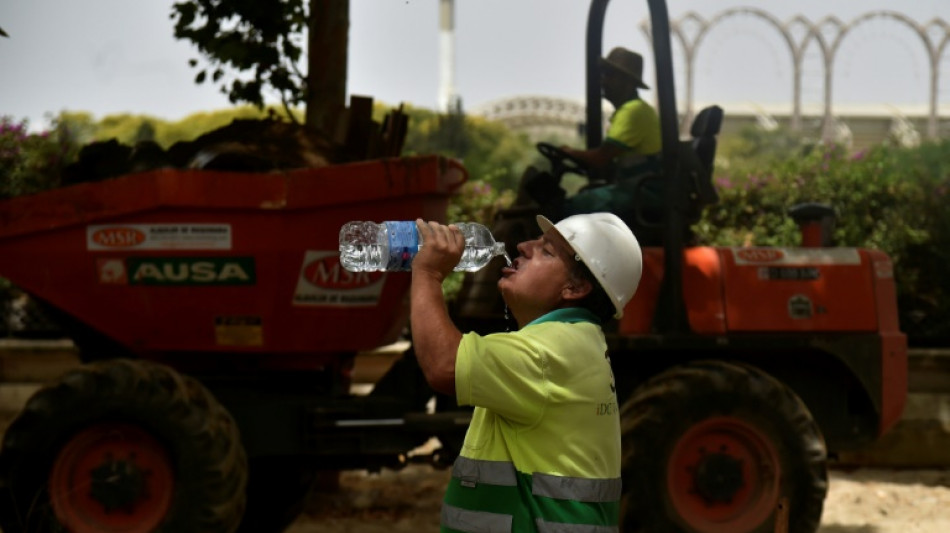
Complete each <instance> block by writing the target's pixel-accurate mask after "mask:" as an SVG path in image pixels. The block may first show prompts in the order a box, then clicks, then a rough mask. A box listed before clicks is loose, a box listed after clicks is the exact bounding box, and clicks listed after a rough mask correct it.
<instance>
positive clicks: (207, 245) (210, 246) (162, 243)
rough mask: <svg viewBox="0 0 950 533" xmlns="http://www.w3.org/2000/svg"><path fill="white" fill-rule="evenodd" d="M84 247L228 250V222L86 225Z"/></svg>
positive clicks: (105, 248) (229, 240) (106, 248)
mask: <svg viewBox="0 0 950 533" xmlns="http://www.w3.org/2000/svg"><path fill="white" fill-rule="evenodd" d="M86 249H87V250H230V249H231V225H230V224H110V225H93V226H87V227H86Z"/></svg>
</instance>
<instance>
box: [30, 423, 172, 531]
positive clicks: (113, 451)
mask: <svg viewBox="0 0 950 533" xmlns="http://www.w3.org/2000/svg"><path fill="white" fill-rule="evenodd" d="M49 494H50V500H51V503H52V505H53V511H54V513H55V514H56V519H57V520H58V521H59V523H60V525H62V526H63V528H64V530H68V531H71V532H73V533H97V532H102V531H109V532H110V533H146V532H150V531H154V530H155V529H156V528H157V527H158V526H159V525H160V524H161V523H162V521H163V520H164V519H165V515H166V513H167V512H168V509H169V508H170V506H171V499H172V495H173V494H174V476H173V465H172V463H171V461H170V459H169V457H168V454H167V452H166V451H165V448H164V446H163V445H162V444H161V443H160V442H158V441H157V440H156V439H155V437H153V436H152V435H150V434H149V433H147V432H146V431H144V430H143V429H141V428H139V427H137V426H133V425H131V424H114V423H102V424H97V425H94V426H90V427H88V428H86V429H84V430H82V431H80V432H79V433H77V434H76V435H75V436H73V437H72V438H71V439H70V440H69V441H68V442H67V443H66V445H65V446H64V447H63V448H62V450H60V452H59V454H58V455H57V457H56V460H55V462H54V463H53V469H52V472H51V473H50V479H49Z"/></svg>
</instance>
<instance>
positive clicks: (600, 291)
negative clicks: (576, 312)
mask: <svg viewBox="0 0 950 533" xmlns="http://www.w3.org/2000/svg"><path fill="white" fill-rule="evenodd" d="M571 278H573V279H578V278H580V279H584V280H586V281H588V282H589V283H590V285H591V291H590V293H589V294H588V295H587V296H585V297H583V298H581V300H580V301H578V302H577V306H578V307H583V308H584V309H587V310H588V311H590V312H591V313H594V315H596V316H597V318H599V319H600V323H601V324H607V323H608V322H610V320H611V319H613V317H614V314H616V313H617V310H616V309H615V308H614V304H613V301H611V299H610V296H608V295H607V291H605V290H604V288H603V287H601V286H600V282H599V281H597V278H596V277H595V276H594V273H593V272H591V271H590V269H589V268H587V265H586V264H584V262H583V261H576V262H575V266H574V268H573V269H571Z"/></svg>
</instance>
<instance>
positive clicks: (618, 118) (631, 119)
mask: <svg viewBox="0 0 950 533" xmlns="http://www.w3.org/2000/svg"><path fill="white" fill-rule="evenodd" d="M606 142H609V143H614V144H617V145H620V146H622V147H623V148H625V149H626V150H629V151H631V152H632V153H634V154H636V155H644V156H646V155H653V154H657V153H659V152H660V150H661V149H662V147H663V144H662V142H661V138H660V117H659V116H658V115H657V114H656V110H655V109H653V106H651V105H650V104H648V103H646V102H644V101H643V100H640V99H634V100H630V101H628V102H626V103H624V104H623V105H622V106H620V108H619V109H617V110H616V111H614V114H613V115H612V116H611V117H610V127H609V128H608V129H607V140H606Z"/></svg>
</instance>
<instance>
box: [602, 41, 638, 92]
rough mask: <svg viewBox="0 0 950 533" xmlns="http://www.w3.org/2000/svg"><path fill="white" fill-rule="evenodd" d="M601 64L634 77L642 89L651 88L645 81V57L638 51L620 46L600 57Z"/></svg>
mask: <svg viewBox="0 0 950 533" xmlns="http://www.w3.org/2000/svg"><path fill="white" fill-rule="evenodd" d="M600 66H601V67H606V68H610V69H612V70H613V71H615V72H618V73H620V74H623V75H625V76H628V77H630V78H632V79H633V80H634V81H636V82H637V87H639V88H641V89H649V88H650V87H649V86H647V84H645V83H643V57H642V56H640V54H638V53H636V52H632V51H630V50H627V49H626V48H623V47H622V46H618V47H616V48H614V49H613V50H611V51H610V53H609V54H607V57H603V58H601V59H600Z"/></svg>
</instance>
